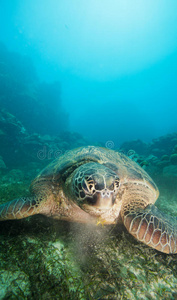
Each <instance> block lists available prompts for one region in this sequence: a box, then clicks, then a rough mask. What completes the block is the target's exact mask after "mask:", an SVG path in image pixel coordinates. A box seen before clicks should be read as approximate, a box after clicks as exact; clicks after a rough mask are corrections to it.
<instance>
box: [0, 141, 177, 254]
mask: <svg viewBox="0 0 177 300" xmlns="http://www.w3.org/2000/svg"><path fill="white" fill-rule="evenodd" d="M31 192H32V196H31V197H24V198H19V199H15V200H12V201H10V202H8V203H5V204H2V205H1V206H0V220H1V221H3V220H10V219H21V218H26V217H28V216H32V215H34V214H44V215H46V216H48V217H52V218H55V219H60V220H67V221H73V222H81V223H93V224H99V223H102V224H116V223H120V222H122V223H123V224H124V225H125V227H126V228H127V230H128V231H129V233H130V234H132V235H133V236H134V237H135V238H136V239H138V240H139V241H141V242H143V243H145V244H147V245H148V246H150V247H152V248H155V249H157V250H159V251H161V252H165V253H177V226H176V225H175V223H174V222H175V221H173V219H172V218H168V217H167V216H165V215H164V214H163V213H161V212H160V211H159V210H158V209H157V208H156V207H155V206H154V205H153V204H154V202H155V201H156V199H157V198H158V195H159V192H158V189H157V187H156V185H155V183H154V182H153V180H152V179H151V178H150V177H149V175H148V174H147V173H146V172H145V171H144V170H143V169H142V168H141V167H140V166H139V165H138V164H136V163H135V162H133V161H132V160H131V159H130V158H128V157H127V156H125V155H124V154H122V153H118V152H116V151H113V150H109V149H105V148H101V147H94V146H87V147H81V148H77V149H74V150H70V151H67V152H66V153H64V154H63V155H61V156H60V157H58V158H57V159H55V160H54V161H53V162H52V163H51V164H49V165H48V166H47V167H46V168H45V169H43V170H42V171H41V173H40V174H39V175H38V176H37V177H36V179H35V180H34V181H33V182H32V185H31ZM174 220H175V219H174Z"/></svg>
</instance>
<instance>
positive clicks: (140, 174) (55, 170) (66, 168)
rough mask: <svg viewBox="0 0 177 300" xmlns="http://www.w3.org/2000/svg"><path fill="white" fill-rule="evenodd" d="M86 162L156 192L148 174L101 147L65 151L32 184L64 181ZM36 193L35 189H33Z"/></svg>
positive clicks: (125, 158)
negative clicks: (102, 167)
mask: <svg viewBox="0 0 177 300" xmlns="http://www.w3.org/2000/svg"><path fill="white" fill-rule="evenodd" d="M88 162H96V163H99V164H102V165H104V166H106V167H108V168H110V169H111V170H113V171H114V172H115V173H116V174H117V175H118V176H119V178H120V181H122V182H126V181H127V182H128V181H134V180H136V181H145V182H147V183H149V184H150V185H151V186H152V188H153V189H155V190H156V191H157V190H158V189H157V187H156V185H155V183H154V182H153V180H152V179H151V178H150V177H149V176H148V174H147V173H146V172H145V171H144V170H143V169H142V168H141V167H140V166H139V165H138V164H137V163H135V162H133V161H132V160H131V159H130V158H128V157H127V156H125V155H124V154H122V153H119V152H116V151H113V150H110V149H107V148H101V147H95V146H87V147H81V148H76V149H74V150H69V151H66V152H65V153H64V154H63V155H61V156H59V157H58V158H56V159H55V160H54V161H53V162H51V163H50V164H49V165H48V166H47V167H45V168H44V169H43V170H42V171H41V172H40V173H39V175H38V176H37V177H36V179H35V180H34V181H33V183H32V186H31V187H32V190H33V186H34V185H35V183H36V182H38V181H41V180H42V181H43V182H44V184H45V181H46V180H50V181H51V180H52V181H53V182H59V181H60V180H62V181H65V180H66V179H67V177H68V176H69V175H70V174H71V173H72V172H73V171H74V170H75V169H76V168H78V167H79V166H80V165H83V164H85V163H88ZM35 191H36V189H35Z"/></svg>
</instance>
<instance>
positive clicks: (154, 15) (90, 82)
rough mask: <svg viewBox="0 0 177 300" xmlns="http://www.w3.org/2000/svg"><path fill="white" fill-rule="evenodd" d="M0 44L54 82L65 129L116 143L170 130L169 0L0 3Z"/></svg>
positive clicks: (175, 84)
mask: <svg viewBox="0 0 177 300" xmlns="http://www.w3.org/2000/svg"><path fill="white" fill-rule="evenodd" d="M0 41H2V42H3V43H5V45H6V46H7V48H8V50H9V51H17V52H18V53H21V54H25V55H29V56H30V57H31V58H32V60H33V62H34V64H35V67H36V68H37V72H38V75H39V77H40V78H41V80H43V79H44V80H45V81H48V82H50V81H54V80H59V81H60V83H61V89H62V101H63V106H64V108H65V110H66V111H67V112H68V113H69V120H70V124H69V128H70V130H72V131H78V132H80V133H81V134H84V135H86V136H89V137H93V139H94V140H97V141H102V142H104V143H106V141H107V140H112V141H113V142H114V143H115V145H117V144H119V143H121V142H123V141H125V140H131V139H137V138H141V139H143V140H144V141H149V140H151V139H152V138H154V137H158V136H160V135H163V134H166V133H171V132H174V131H177V1H176V0H156V1H154V0H148V1H147V0H87V1H86V0H26V1H23V0H12V1H11V0H0ZM19 109H20V108H19Z"/></svg>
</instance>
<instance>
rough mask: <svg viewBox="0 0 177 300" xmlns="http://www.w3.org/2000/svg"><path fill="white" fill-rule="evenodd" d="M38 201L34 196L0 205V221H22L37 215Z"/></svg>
mask: <svg viewBox="0 0 177 300" xmlns="http://www.w3.org/2000/svg"><path fill="white" fill-rule="evenodd" d="M39 200H40V199H39V198H38V197H36V196H32V197H27V198H19V199H14V200H12V201H10V202H7V203H4V204H1V205H0V221H3V220H4V221H5V220H13V219H23V218H26V217H28V216H32V215H35V214H38V213H39V210H38V206H39V202H40V201H39Z"/></svg>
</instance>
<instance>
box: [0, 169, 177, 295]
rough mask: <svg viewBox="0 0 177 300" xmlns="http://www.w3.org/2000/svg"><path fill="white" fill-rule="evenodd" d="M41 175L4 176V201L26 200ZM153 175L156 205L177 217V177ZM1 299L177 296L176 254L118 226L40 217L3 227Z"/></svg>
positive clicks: (0, 239) (0, 187)
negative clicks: (157, 193)
mask: <svg viewBox="0 0 177 300" xmlns="http://www.w3.org/2000/svg"><path fill="white" fill-rule="evenodd" d="M37 167H38V166H37ZM37 171H38V169H36V170H34V171H33V172H32V171H31V173H29V174H27V173H25V172H24V171H23V172H22V171H21V172H20V171H18V172H17V170H16V171H12V170H11V171H9V172H10V174H11V176H10V175H9V172H8V173H6V174H4V175H3V176H1V183H0V197H1V202H5V201H8V200H10V199H13V198H16V197H19V196H21V195H27V194H28V187H29V183H30V180H31V179H32V178H33V177H34V175H35V172H37ZM14 174H15V175H14ZM24 174H25V175H24ZM17 175H18V176H17ZM13 176H14V178H13ZM17 177H18V178H17ZM155 177H156V178H155V180H156V182H157V184H158V186H159V188H160V198H159V200H158V201H157V203H156V204H157V206H158V207H159V208H160V209H161V210H163V211H164V212H166V213H169V214H173V215H174V216H177V188H176V187H175V179H174V182H172V181H170V182H168V181H166V180H165V179H164V177H163V178H161V177H158V176H157V175H156V176H155ZM17 179H18V180H17ZM0 299H83V300H84V299H158V300H159V299H177V255H166V254H162V253H160V252H158V251H156V250H154V249H151V248H149V247H148V246H146V245H143V244H142V243H139V242H138V241H136V240H135V239H134V238H133V237H132V236H131V235H130V234H129V233H128V232H126V230H125V229H124V228H123V227H120V226H119V227H118V226H102V225H99V226H88V225H81V224H74V223H68V222H61V221H54V220H51V219H49V218H46V217H44V216H40V215H39V216H33V217H30V218H27V219H23V220H18V221H5V222H0Z"/></svg>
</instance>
